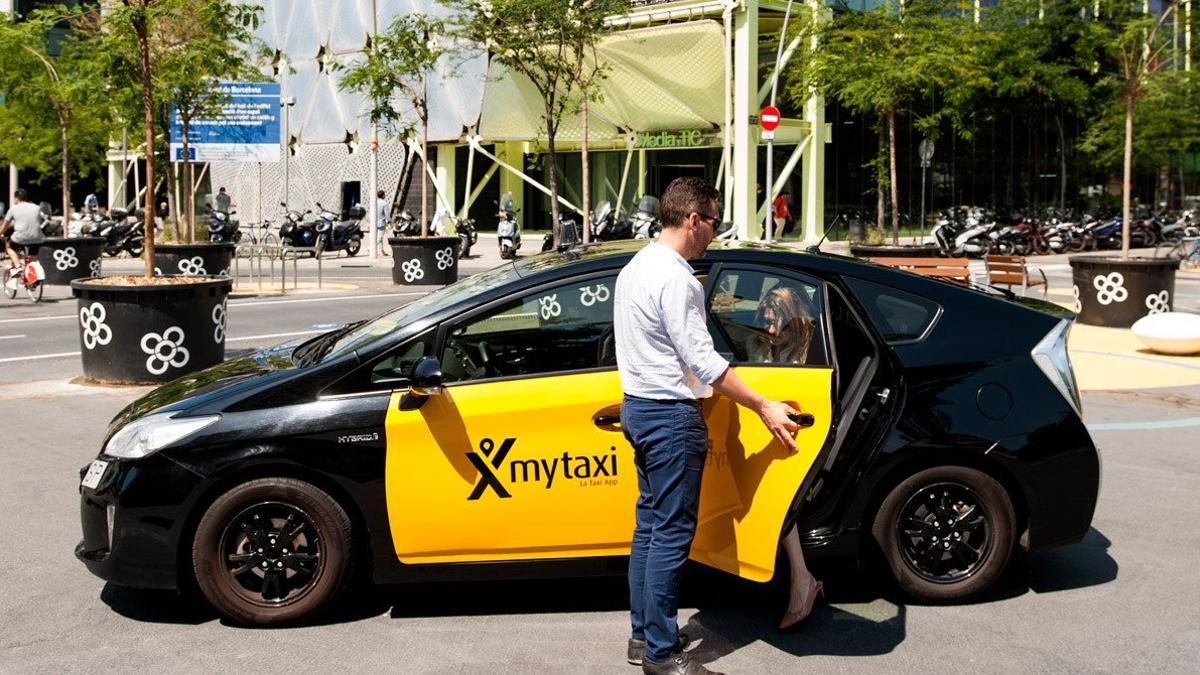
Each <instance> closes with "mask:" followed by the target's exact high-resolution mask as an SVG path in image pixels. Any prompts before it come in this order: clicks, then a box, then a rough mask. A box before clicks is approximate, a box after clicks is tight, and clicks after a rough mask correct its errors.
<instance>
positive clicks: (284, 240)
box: [279, 202, 317, 247]
mask: <svg viewBox="0 0 1200 675" xmlns="http://www.w3.org/2000/svg"><path fill="white" fill-rule="evenodd" d="M279 205H280V206H282V207H283V208H284V218H283V224H282V225H280V226H279V242H280V243H281V244H283V245H284V246H295V247H309V246H314V245H316V243H317V228H316V224H315V223H313V222H307V223H306V222H304V216H306V215H308V214H310V213H312V211H311V210H308V209H305V210H304V211H303V212H301V211H297V210H295V209H289V208H288V206H287V204H285V203H283V202H280V203H279Z"/></svg>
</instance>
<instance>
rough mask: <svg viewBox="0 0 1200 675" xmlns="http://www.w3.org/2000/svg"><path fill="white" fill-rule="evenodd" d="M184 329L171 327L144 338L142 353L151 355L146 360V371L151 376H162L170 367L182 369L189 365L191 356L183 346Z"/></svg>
mask: <svg viewBox="0 0 1200 675" xmlns="http://www.w3.org/2000/svg"><path fill="white" fill-rule="evenodd" d="M183 340H184V335H183V329H182V328H180V327H179V326H171V327H170V328H168V329H166V330H164V331H163V332H162V335H159V334H158V333H146V334H145V335H143V336H142V351H143V352H145V353H147V354H149V355H150V356H149V358H147V359H146V370H148V371H150V374H151V375H162V374H163V373H165V372H167V367H168V366H174V367H175V368H182V367H184V366H186V365H187V362H188V359H189V358H191V354H189V353H188V350H187V348H186V347H184V346H183Z"/></svg>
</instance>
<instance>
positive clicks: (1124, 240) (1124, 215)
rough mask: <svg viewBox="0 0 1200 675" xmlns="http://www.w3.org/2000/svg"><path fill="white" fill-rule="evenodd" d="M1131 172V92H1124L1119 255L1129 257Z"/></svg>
mask: <svg viewBox="0 0 1200 675" xmlns="http://www.w3.org/2000/svg"><path fill="white" fill-rule="evenodd" d="M1132 173H1133V94H1132V93H1126V94H1125V167H1124V170H1123V174H1124V175H1123V178H1122V180H1121V257H1122V258H1128V257H1129V225H1130V223H1129V217H1130V215H1131V214H1130V197H1131V195H1130V192H1131V191H1132V190H1133V185H1132V177H1131V176H1132Z"/></svg>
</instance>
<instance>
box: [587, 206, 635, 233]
mask: <svg viewBox="0 0 1200 675" xmlns="http://www.w3.org/2000/svg"><path fill="white" fill-rule="evenodd" d="M632 237H633V227H632V226H631V225H630V223H629V221H627V220H621V219H619V218H617V217H616V215H615V214H614V213H613V209H612V204H611V203H610V202H607V201H603V202H600V203H599V204H597V205H596V208H595V209H593V210H592V241H615V240H617V239H631V238H632Z"/></svg>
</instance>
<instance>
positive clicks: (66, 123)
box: [59, 117, 71, 237]
mask: <svg viewBox="0 0 1200 675" xmlns="http://www.w3.org/2000/svg"><path fill="white" fill-rule="evenodd" d="M70 125H71V122H70V120H69V119H67V118H65V117H61V118H59V132H60V134H61V136H62V214H63V216H62V236H64V237H65V236H67V226H68V225H69V224H70V223H71V147H70V143H69V137H68V130H69V129H70Z"/></svg>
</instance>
